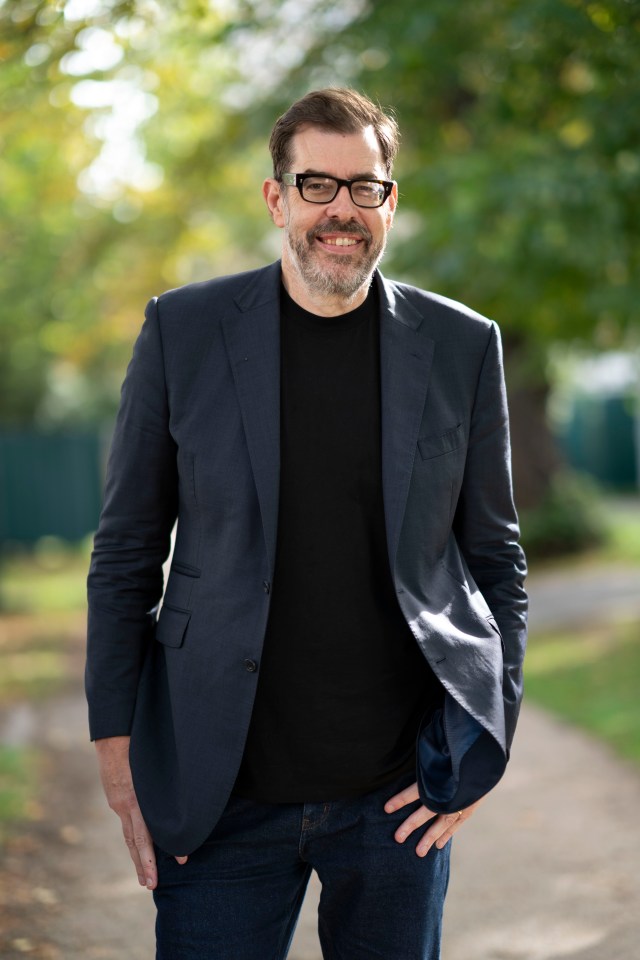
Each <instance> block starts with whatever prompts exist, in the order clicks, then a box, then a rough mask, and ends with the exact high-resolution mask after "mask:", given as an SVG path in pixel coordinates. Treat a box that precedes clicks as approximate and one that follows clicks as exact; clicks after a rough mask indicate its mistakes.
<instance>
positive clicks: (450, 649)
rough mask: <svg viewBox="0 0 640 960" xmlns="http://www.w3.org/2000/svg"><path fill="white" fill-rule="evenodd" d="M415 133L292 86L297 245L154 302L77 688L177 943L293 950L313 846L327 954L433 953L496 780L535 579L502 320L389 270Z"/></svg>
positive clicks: (277, 139) (173, 959) (130, 836)
mask: <svg viewBox="0 0 640 960" xmlns="http://www.w3.org/2000/svg"><path fill="white" fill-rule="evenodd" d="M397 143H398V135H397V129H396V125H395V123H394V121H393V120H392V119H390V118H389V117H387V116H385V115H384V114H383V113H382V112H381V111H380V110H379V109H378V108H377V107H376V106H374V104H372V103H371V102H370V101H369V100H367V99H366V98H365V97H362V96H360V95H359V94H357V93H355V92H354V91H351V90H344V89H330V90H324V91H316V92H313V93H310V94H308V95H307V96H306V97H303V98H302V99H301V100H300V101H298V102H297V103H295V104H293V106H292V107H291V108H290V109H289V110H288V111H287V112H286V113H285V114H284V116H282V117H281V118H280V119H279V120H278V122H277V123H276V125H275V128H274V130H273V133H272V136H271V142H270V148H271V153H272V158H273V166H274V171H273V177H270V178H269V179H267V180H266V181H265V183H264V187H263V194H264V198H265V201H266V204H267V208H268V210H269V213H270V215H271V218H272V220H273V222H274V224H275V225H276V226H277V227H279V228H280V229H281V230H282V238H283V245H282V260H281V262H280V263H276V264H272V265H271V266H268V267H266V268H264V269H262V270H256V271H251V272H249V273H246V274H241V275H237V276H232V277H224V278H222V279H218V280H213V281H209V282H206V283H203V284H195V285H190V286H187V287H184V288H182V289H179V290H174V291H170V292H169V293H166V294H164V295H163V296H161V297H160V298H159V299H154V300H153V301H152V302H151V303H150V304H149V306H148V307H147V313H146V322H145V325H144V327H143V329H142V332H141V335H140V337H139V339H138V342H137V344H136V347H135V350H134V356H133V360H132V362H131V365H130V367H129V370H128V373H127V378H126V380H125V384H124V387H123V395H122V404H121V409H120V413H119V417H118V422H117V426H116V431H115V436H114V441H113V447H112V453H111V457H110V466H109V476H108V482H107V490H106V498H105V506H104V510H103V514H102V518H101V522H100V528H99V530H98V534H97V536H96V541H95V550H94V555H93V559H92V567H91V572H90V577H89V597H90V619H89V647H88V649H89V653H88V664H87V691H88V698H89V703H90V722H91V735H92V738H93V739H95V741H96V746H97V751H98V757H99V762H100V767H101V773H102V779H103V783H104V787H105V790H106V793H107V797H108V800H109V803H110V806H111V807H112V808H113V809H114V810H115V811H116V813H118V815H119V816H120V818H121V820H122V825H123V831H124V836H125V840H126V842H127V845H128V847H129V850H130V853H131V856H132V859H133V862H134V865H135V868H136V870H137V873H138V877H139V880H140V883H141V884H143V885H146V886H147V887H148V888H150V889H152V890H153V891H154V897H155V900H156V904H157V907H158V922H157V937H158V948H157V950H158V952H157V957H159V958H160V960H178V958H180V960H188V958H194V960H195V958H197V960H201V958H205V957H206V958H215V960H222V958H226V960H281V958H284V957H286V954H287V949H288V945H289V942H290V939H291V936H292V933H293V929H294V927H295V923H296V920H297V916H298V912H299V909H300V905H301V903H302V899H303V896H304V891H305V887H306V884H307V881H308V878H309V875H310V871H311V869H312V868H315V869H316V870H317V872H318V875H319V877H320V879H321V882H322V885H323V892H322V900H321V903H320V914H319V931H320V938H321V942H322V949H323V954H324V956H325V958H330V960H338V958H341V960H365V958H373V957H377V958H385V960H418V958H421V960H422V958H424V960H435V958H437V957H438V956H439V951H440V926H441V916H442V906H443V901H444V896H445V892H446V886H447V880H448V856H449V849H450V845H449V840H450V838H451V837H452V836H453V834H454V833H455V832H456V831H457V830H458V828H459V827H460V825H461V824H462V823H463V822H464V821H465V820H466V819H468V817H469V816H470V815H471V814H472V812H473V810H474V808H475V807H476V805H477V803H478V802H480V800H481V798H482V796H483V795H484V794H485V793H486V792H488V791H489V790H490V789H491V788H492V787H493V786H494V785H495V783H496V782H497V781H498V780H499V778H500V776H501V775H502V773H503V771H504V767H505V764H506V760H507V757H508V750H509V746H510V743H511V739H512V737H513V732H514V727H515V723H516V718H517V713H518V706H519V702H520V698H521V664H522V657H523V652H524V641H525V623H526V597H525V593H524V590H523V578H524V574H525V566H524V560H523V555H522V552H521V550H520V548H519V546H518V544H517V537H518V528H517V520H516V515H515V511H514V508H513V503H512V495H511V481H510V466H509V437H508V423H507V411H506V402H505V394H504V385H503V378H502V365H501V354H500V344H499V337H498V332H497V329H496V327H495V325H494V324H493V323H491V322H490V321H488V320H486V319H484V318H483V317H480V316H479V315H477V314H475V313H473V312H472V311H470V310H468V309H467V308H465V307H463V306H462V305H460V304H458V303H455V302H453V301H449V300H446V299H444V298H442V297H438V296H435V295H433V294H427V293H425V292H423V291H421V290H417V289H415V288H413V287H409V286H407V285H403V284H397V283H393V282H390V281H387V280H385V279H384V278H383V277H382V276H381V274H380V273H379V272H378V271H377V265H378V263H379V261H380V259H381V257H382V255H383V252H384V248H385V242H386V238H387V234H388V232H389V230H390V228H391V225H392V222H393V216H394V212H395V208H396V204H397V202H398V189H397V185H396V183H395V182H393V180H391V174H392V165H393V160H394V157H395V154H396V151H397ZM176 518H177V519H178V526H177V538H176V544H175V549H174V554H173V560H172V564H171V573H170V576H169V580H168V583H167V587H166V591H165V594H164V598H163V602H162V607H161V609H160V613H159V617H158V618H157V620H156V613H157V607H158V604H159V601H160V599H161V594H162V565H163V562H164V561H165V559H166V557H167V555H168V553H169V545H170V534H171V530H172V527H173V525H174V522H175V520H176ZM152 838H153V841H152ZM407 840H409V841H410V842H406V843H405V841H407Z"/></svg>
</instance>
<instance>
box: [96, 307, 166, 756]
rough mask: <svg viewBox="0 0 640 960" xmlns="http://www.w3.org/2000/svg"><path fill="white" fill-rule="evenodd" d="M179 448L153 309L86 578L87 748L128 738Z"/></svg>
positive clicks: (139, 347) (131, 376) (121, 416)
mask: <svg viewBox="0 0 640 960" xmlns="http://www.w3.org/2000/svg"><path fill="white" fill-rule="evenodd" d="M177 491H178V480H177V466H176V444H175V442H174V440H173V438H172V436H171V433H170V430H169V402H168V393H167V385H166V376H165V361H164V354H163V344H162V338H161V330H160V322H159V315H158V302H157V300H156V299H154V300H152V301H151V302H150V303H149V304H148V305H147V309H146V311H145V322H144V325H143V327H142V331H141V333H140V336H139V337H138V340H137V341H136V344H135V347H134V351H133V357H132V360H131V363H130V364H129V367H128V370H127V375H126V378H125V381H124V384H123V387H122V396H121V404H120V409H119V412H118V416H117V420H116V425H115V431H114V436H113V441H112V445H111V451H110V455H109V461H108V467H107V480H106V487H105V498H104V506H103V510H102V514H101V517H100V523H99V526H98V531H97V534H96V537H95V542H94V550H93V554H92V558H91V566H90V570H89V578H88V601H89V618H88V638H87V664H86V672H85V686H86V693H87V699H88V702H89V728H90V734H91V738H92V739H93V740H95V739H98V738H101V737H111V736H119V735H127V734H129V732H130V729H131V723H132V718H133V711H134V707H135V701H136V693H137V688H138V681H139V677H140V671H141V669H142V663H143V659H144V655H145V650H146V647H147V644H148V643H149V642H150V639H151V637H152V635H153V629H154V623H155V608H156V607H157V604H158V603H159V601H160V599H161V597H162V588H163V575H162V565H163V563H164V561H165V559H166V558H167V556H168V554H169V549H170V542H171V530H172V527H173V524H174V522H175V518H176V514H177Z"/></svg>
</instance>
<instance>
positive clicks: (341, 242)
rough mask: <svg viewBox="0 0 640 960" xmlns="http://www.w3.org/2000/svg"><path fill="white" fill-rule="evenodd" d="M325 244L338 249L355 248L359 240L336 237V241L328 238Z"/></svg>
mask: <svg viewBox="0 0 640 960" xmlns="http://www.w3.org/2000/svg"><path fill="white" fill-rule="evenodd" d="M324 242H325V243H329V244H331V245H332V246H336V247H353V246H355V244H356V243H358V240H356V239H354V238H353V237H336V238H335V240H333V239H329V238H327V239H326V240H325V241H324Z"/></svg>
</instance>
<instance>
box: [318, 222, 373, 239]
mask: <svg viewBox="0 0 640 960" xmlns="http://www.w3.org/2000/svg"><path fill="white" fill-rule="evenodd" d="M323 233H350V234H353V235H354V236H356V237H361V238H362V239H363V240H365V241H366V242H367V243H371V240H372V236H371V233H370V232H369V231H368V230H367V228H366V227H364V226H363V225H362V224H359V223H354V222H353V221H352V220H345V221H344V222H342V221H340V220H325V222H324V223H318V224H316V226H315V227H312V228H311V229H310V230H307V240H308V241H309V243H311V241H312V240H315V238H316V237H319V236H320V235H321V234H323Z"/></svg>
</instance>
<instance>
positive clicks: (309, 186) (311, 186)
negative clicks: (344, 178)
mask: <svg viewBox="0 0 640 960" xmlns="http://www.w3.org/2000/svg"><path fill="white" fill-rule="evenodd" d="M304 188H305V190H307V191H308V192H309V193H327V191H329V190H333V189H334V185H333V184H332V183H330V182H328V181H327V180H305V182H304Z"/></svg>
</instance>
